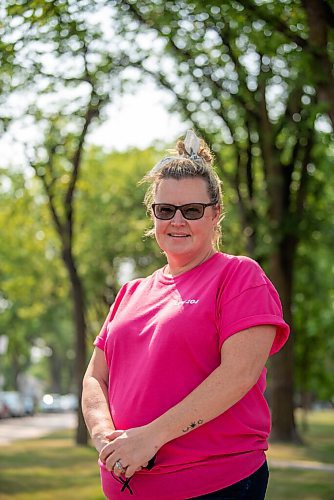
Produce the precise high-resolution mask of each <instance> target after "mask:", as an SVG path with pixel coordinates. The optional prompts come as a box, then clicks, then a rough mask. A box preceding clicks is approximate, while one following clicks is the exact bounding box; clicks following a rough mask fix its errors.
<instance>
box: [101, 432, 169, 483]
mask: <svg viewBox="0 0 334 500" xmlns="http://www.w3.org/2000/svg"><path fill="white" fill-rule="evenodd" d="M107 437H108V439H110V443H108V444H107V445H105V446H104V447H103V448H102V450H101V452H100V460H101V461H102V462H103V463H104V464H105V466H106V468H107V470H109V471H113V472H114V473H115V474H116V475H120V474H124V476H125V477H131V476H133V474H134V473H135V472H136V471H137V470H140V469H141V468H142V467H146V466H147V463H148V461H149V460H150V459H151V458H152V457H153V456H154V455H155V454H156V453H157V451H158V449H159V448H160V447H161V444H159V443H158V440H157V438H156V437H155V436H154V435H152V432H151V431H150V427H149V426H147V425H146V426H142V427H136V428H133V429H128V430H125V431H121V430H117V431H114V432H112V433H111V434H109V435H108V436H107ZM116 462H120V464H121V465H122V467H123V469H118V468H117V467H116V468H114V466H115V464H116Z"/></svg>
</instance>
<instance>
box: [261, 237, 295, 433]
mask: <svg viewBox="0 0 334 500" xmlns="http://www.w3.org/2000/svg"><path fill="white" fill-rule="evenodd" d="M293 259H294V251H293V250H292V248H291V245H289V244H288V240H287V239H286V240H285V242H282V244H281V245H279V246H278V248H277V249H276V251H274V252H273V254H272V255H271V256H270V259H269V266H270V277H271V279H272V280H273V282H274V283H275V285H276V286H277V289H278V291H279V294H280V298H281V302H282V306H283V313H284V318H285V321H286V322H287V323H288V324H289V325H290V328H291V334H290V338H289V340H288V341H287V343H286V344H285V346H284V347H283V349H281V351H279V352H278V353H277V354H275V355H274V356H273V357H272V358H271V360H270V370H271V375H272V377H271V412H272V432H271V439H272V440H273V441H289V442H291V441H294V442H300V438H299V436H298V433H297V430H296V425H295V419H294V404H293V395H294V387H293V343H294V338H293V323H292V313H291V304H292V269H293Z"/></svg>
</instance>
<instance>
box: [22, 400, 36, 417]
mask: <svg viewBox="0 0 334 500" xmlns="http://www.w3.org/2000/svg"><path fill="white" fill-rule="evenodd" d="M22 400H23V406H24V414H25V415H34V414H35V403H34V399H33V398H32V397H31V396H26V395H25V396H23V397H22Z"/></svg>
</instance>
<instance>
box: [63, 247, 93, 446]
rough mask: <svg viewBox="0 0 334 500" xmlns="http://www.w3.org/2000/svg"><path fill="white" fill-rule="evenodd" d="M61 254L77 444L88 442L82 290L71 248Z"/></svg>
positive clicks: (85, 349) (84, 326)
mask: <svg viewBox="0 0 334 500" xmlns="http://www.w3.org/2000/svg"><path fill="white" fill-rule="evenodd" d="M62 255H63V260H64V263H65V265H66V269H67V271H68V273H69V277H70V283H71V294H72V299H73V304H74V308H73V313H74V324H75V338H76V358H75V378H76V385H77V395H78V401H79V405H78V425H77V431H76V442H77V444H82V445H86V444H87V442H88V433H87V428H86V424H85V421H84V418H83V414H82V410H81V395H82V379H83V377H84V374H85V369H86V359H87V347H86V321H85V302H84V292H83V286H82V284H81V280H80V277H79V275H78V272H77V269H76V266H75V262H74V259H73V255H72V251H71V249H70V248H64V249H63V252H62Z"/></svg>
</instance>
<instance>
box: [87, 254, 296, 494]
mask: <svg viewBox="0 0 334 500" xmlns="http://www.w3.org/2000/svg"><path fill="white" fill-rule="evenodd" d="M263 324H271V325H276V326H277V333H276V337H275V341H274V344H273V346H272V349H271V354H274V353H275V352H277V351H278V350H279V349H280V348H281V347H282V346H283V344H284V343H285V342H286V340H287V337H288V334H289V327H288V326H287V324H286V323H285V322H284V320H283V318H282V308H281V304H280V300H279V297H278V294H277V292H276V290H275V288H274V287H273V285H272V283H271V282H270V281H269V279H268V278H267V277H266V276H265V274H264V272H263V271H262V269H261V268H260V266H259V265H258V264H257V263H256V262H254V261H253V260H251V259H249V258H247V257H236V256H231V255H227V254H222V253H216V254H215V255H213V256H212V257H211V258H210V259H208V260H207V261H206V262H204V263H203V264H201V265H199V266H197V267H195V268H193V269H191V270H190V271H187V272H185V273H183V274H181V275H179V276H176V277H168V276H166V275H164V273H163V270H162V269H159V270H158V271H156V272H155V273H153V274H152V275H151V276H149V277H147V278H144V279H138V280H134V281H131V282H129V283H127V284H126V285H124V286H123V287H122V289H121V290H120V292H119V294H118V296H117V298H116V300H115V302H114V304H113V306H112V307H111V309H110V312H109V315H108V316H107V319H106V321H105V323H104V325H103V327H102V330H101V332H100V334H99V335H98V337H97V338H96V340H95V342H94V344H95V345H96V346H97V347H99V348H101V349H103V350H104V352H105V358H106V362H107V365H108V368H109V388H108V393H109V402H110V412H111V416H112V419H113V421H114V424H115V427H116V429H129V428H132V427H138V426H141V425H145V424H148V423H149V422H151V421H152V420H154V419H155V418H157V417H159V416H160V415H161V414H163V413H164V412H166V411H167V410H168V409H169V408H171V407H173V406H175V405H176V404H177V403H178V402H180V401H181V400H182V399H184V398H185V397H186V396H187V395H188V394H189V393H190V392H191V391H192V390H193V389H194V388H195V387H197V386H198V385H199V384H200V383H201V382H202V381H203V380H204V379H205V378H207V377H208V375H209V374H210V373H211V372H212V371H213V370H214V369H215V368H217V367H218V366H219V364H220V349H221V346H222V344H223V343H224V341H225V340H226V339H227V338H228V337H230V336H231V335H233V334H234V333H236V332H238V331H241V330H244V329H246V328H249V327H252V326H256V325H263ZM265 379H266V369H264V370H263V372H262V374H261V376H260V378H259V380H258V381H257V383H256V384H255V385H254V387H253V388H252V389H251V390H250V391H249V392H248V393H247V394H246V395H245V396H244V397H243V398H242V399H241V400H240V401H239V402H238V403H236V404H235V405H234V406H232V407H231V408H230V409H229V410H227V411H226V412H224V413H223V414H222V415H220V416H218V417H217V418H215V419H213V420H211V421H210V422H207V423H205V424H203V425H202V426H200V427H198V428H197V429H195V430H193V431H191V432H190V433H188V434H185V435H183V436H181V437H179V438H177V439H174V440H173V441H170V442H169V443H167V444H165V445H164V446H163V447H162V448H161V449H160V450H159V451H158V453H157V458H156V463H155V466H154V468H153V469H152V470H151V471H146V470H142V471H140V472H137V473H136V474H135V475H134V477H133V478H132V479H131V482H130V485H131V488H132V490H133V493H134V496H135V497H136V498H139V499H142V500H144V499H145V500H157V499H159V500H164V499H165V500H173V499H174V500H180V499H186V498H190V497H195V496H199V495H203V494H206V493H209V492H212V491H216V490H219V489H221V488H225V487H226V486H229V485H231V484H234V483H236V482H238V481H240V480H241V479H243V478H245V477H247V476H249V475H250V474H252V473H253V472H255V471H256V470H257V469H258V468H259V467H260V466H261V465H262V464H263V462H264V460H265V454H264V450H266V449H267V447H268V445H267V438H268V434H269V431H270V413H269V409H268V406H267V403H266V400H265V398H264V396H263V393H264V390H265V386H266V381H265ZM100 467H101V478H102V487H103V490H104V493H105V495H106V496H107V497H108V498H111V499H117V498H123V499H124V498H125V497H126V496H127V495H130V493H129V492H128V490H125V491H124V492H122V493H121V491H120V490H121V486H122V485H120V483H119V482H117V481H116V480H115V479H114V478H113V477H112V475H111V473H110V472H108V471H107V470H106V469H105V467H104V465H103V464H101V463H100Z"/></svg>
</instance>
